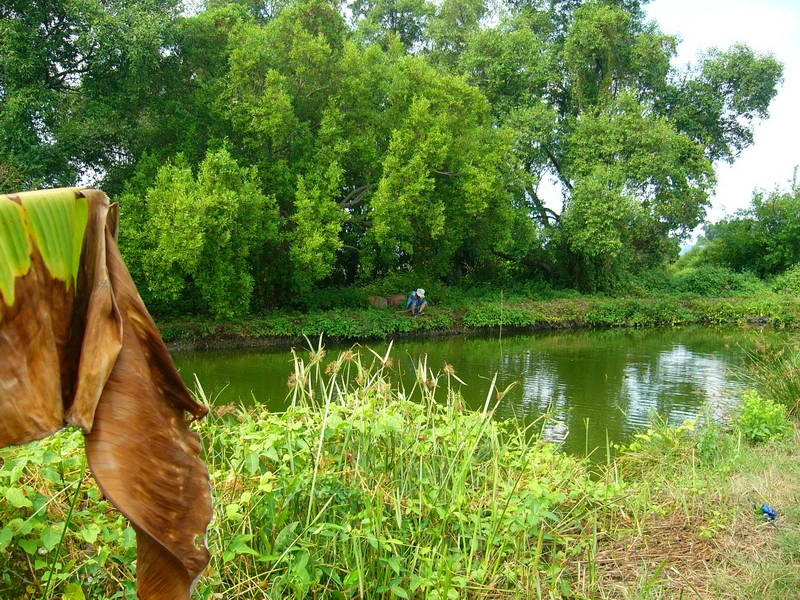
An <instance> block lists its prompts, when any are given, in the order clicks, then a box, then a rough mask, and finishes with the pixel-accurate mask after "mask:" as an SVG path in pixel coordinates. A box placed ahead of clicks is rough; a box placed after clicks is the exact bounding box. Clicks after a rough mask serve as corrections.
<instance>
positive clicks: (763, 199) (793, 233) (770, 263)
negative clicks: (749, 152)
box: [701, 178, 800, 277]
mask: <svg viewBox="0 0 800 600" xmlns="http://www.w3.org/2000/svg"><path fill="white" fill-rule="evenodd" d="M706 238H707V243H706V244H705V246H704V247H703V249H702V251H701V256H702V260H703V261H704V262H708V263H710V264H715V265H721V266H726V267H730V268H731V269H734V270H736V271H752V272H754V273H756V274H758V275H760V276H762V277H763V276H765V275H775V274H778V273H782V272H784V271H786V270H787V269H789V268H791V267H792V266H794V265H797V264H800V186H798V183H797V180H796V178H794V179H793V180H792V182H791V184H790V186H789V188H788V189H787V190H777V189H776V190H773V191H771V192H763V191H759V192H756V193H755V194H754V195H753V199H752V202H751V205H750V207H749V208H747V209H744V210H740V211H739V212H738V213H736V214H735V215H734V216H733V217H731V218H729V219H723V220H721V221H719V222H717V223H714V224H712V225H708V226H707V227H706Z"/></svg>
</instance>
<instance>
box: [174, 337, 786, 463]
mask: <svg viewBox="0 0 800 600" xmlns="http://www.w3.org/2000/svg"><path fill="white" fill-rule="evenodd" d="M789 335H790V334H788V333H786V332H782V331H776V330H764V331H759V330H756V329H719V328H706V327H696V328H671V329H646V330H630V329H625V330H620V329H614V330H581V331H570V332H547V333H537V334H526V335H503V336H502V338H501V337H499V336H494V337H475V336H458V337H446V338H425V339H401V340H397V341H395V342H394V346H393V349H392V356H393V359H394V368H393V371H394V372H395V373H397V374H398V375H397V376H398V377H400V378H402V379H403V381H404V382H405V383H406V384H409V383H410V382H411V381H413V377H414V375H413V373H414V365H415V363H416V362H417V361H418V360H419V359H420V358H423V357H425V356H427V361H428V366H429V368H430V369H432V370H434V371H439V370H441V369H442V368H443V367H444V365H445V363H447V364H450V365H452V366H453V367H454V368H455V372H456V375H457V376H458V377H459V378H461V379H462V380H463V381H464V382H465V383H466V385H465V386H461V393H462V395H463V397H464V400H465V402H466V404H467V405H469V406H470V407H473V408H476V409H479V408H482V407H483V405H484V402H485V401H486V396H487V392H488V390H489V387H490V384H491V379H492V377H493V376H494V374H497V387H498V389H501V390H502V389H504V388H505V387H506V386H508V385H509V384H511V383H512V382H516V384H515V385H514V386H513V387H512V388H511V389H510V390H509V391H508V393H507V394H506V395H505V396H504V398H503V400H502V401H501V403H500V405H499V407H498V409H497V412H496V415H497V416H499V417H513V418H516V419H520V420H522V421H523V422H526V423H528V422H534V421H536V425H535V427H541V429H542V432H543V436H544V437H545V438H546V439H548V440H552V441H556V442H559V443H561V444H563V446H564V448H565V450H567V451H568V452H572V453H578V454H585V453H593V454H594V456H595V458H598V457H604V456H605V448H606V446H607V443H608V442H611V443H618V442H624V441H626V440H628V439H630V437H631V435H632V434H634V433H635V432H637V431H641V430H643V429H645V428H646V427H647V425H648V424H649V423H650V422H651V421H652V419H653V418H654V415H658V416H659V417H660V418H662V419H664V420H666V421H667V422H668V423H670V424H673V425H677V424H680V423H681V422H683V421H684V420H685V419H689V418H693V417H695V416H697V415H698V414H699V413H700V412H701V411H702V407H703V405H708V406H710V407H711V410H712V411H713V412H714V413H715V414H719V413H721V412H722V413H724V412H725V411H727V410H728V409H730V408H731V407H735V405H736V403H737V402H738V398H739V396H740V394H741V392H742V389H743V383H742V382H741V381H740V379H739V378H738V377H737V375H736V370H737V367H739V366H740V365H741V364H742V362H743V361H744V358H745V352H746V349H747V348H749V347H751V346H752V345H753V344H754V343H757V342H760V341H769V342H781V341H785V340H786V339H787V338H788V336H789ZM369 346H370V347H371V348H373V349H374V350H376V351H377V352H379V353H383V352H384V351H385V349H386V346H387V343H385V342H383V343H381V342H377V343H371V344H369ZM350 347H351V345H331V346H328V347H327V350H328V357H333V356H336V355H337V354H338V352H339V351H342V350H345V349H347V348H350ZM362 351H363V352H367V351H366V350H362ZM291 361H292V357H291V353H290V351H289V350H287V349H269V350H237V351H230V350H226V351H204V352H182V353H176V354H175V362H176V363H177V365H178V368H179V369H180V370H181V374H182V375H183V377H184V379H185V380H186V381H187V383H188V384H189V386H190V388H191V387H193V386H194V375H195V374H196V375H197V377H198V379H199V381H200V382H201V384H202V385H203V388H204V389H205V391H206V394H207V396H208V397H209V398H214V399H215V400H214V402H215V403H217V404H219V403H233V404H253V403H256V402H257V403H263V404H265V405H267V406H268V407H269V408H270V409H271V410H275V411H279V410H282V409H284V408H285V407H286V402H287V398H286V396H287V392H288V388H287V378H288V376H289V374H290V373H291V372H292V366H291ZM546 412H547V413H549V417H548V418H547V419H540V420H538V421H537V419H538V417H540V416H541V415H543V414H544V413H546Z"/></svg>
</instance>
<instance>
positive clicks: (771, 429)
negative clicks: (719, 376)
mask: <svg viewBox="0 0 800 600" xmlns="http://www.w3.org/2000/svg"><path fill="white" fill-rule="evenodd" d="M736 426H737V427H738V428H739V430H740V431H741V432H742V435H743V436H744V437H745V438H746V439H748V440H750V441H751V442H753V443H756V444H760V443H764V442H769V441H770V440H774V439H777V438H780V437H782V436H783V435H785V434H786V432H788V431H789V428H790V423H789V419H788V417H787V416H786V407H785V406H784V405H782V404H779V403H778V402H775V401H774V400H772V399H770V398H764V397H762V396H761V394H759V393H758V392H757V391H756V390H748V391H747V392H745V393H744V396H743V397H742V412H741V413H740V414H739V417H738V418H737V419H736Z"/></svg>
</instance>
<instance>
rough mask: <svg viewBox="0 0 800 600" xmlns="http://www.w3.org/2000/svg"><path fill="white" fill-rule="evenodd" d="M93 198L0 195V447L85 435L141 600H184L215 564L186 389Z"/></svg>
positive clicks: (99, 198)
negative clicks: (125, 533)
mask: <svg viewBox="0 0 800 600" xmlns="http://www.w3.org/2000/svg"><path fill="white" fill-rule="evenodd" d="M117 215H118V212H117V207H116V205H112V204H110V203H109V200H108V198H107V196H106V195H105V194H104V193H103V192H101V191H98V190H90V189H80V188H65V189H58V190H45V191H37V192H23V193H19V194H10V195H6V196H2V195H0V447H3V446H7V445H11V444H24V443H26V442H30V441H32V440H37V439H40V438H43V437H46V436H48V435H50V434H51V433H53V432H55V431H57V430H59V429H60V428H62V427H63V426H64V425H65V424H72V425H76V426H78V427H81V428H82V429H83V430H84V432H85V441H86V453H87V456H88V461H89V466H90V468H91V470H92V473H93V475H94V478H95V480H96V481H97V483H98V485H99V486H100V488H101V489H102V491H103V493H104V494H105V495H106V497H107V498H108V499H109V500H110V501H111V502H112V503H113V504H114V505H115V506H116V507H117V508H118V509H119V510H120V512H122V513H123V514H124V515H125V516H126V517H127V518H128V519H129V520H130V522H131V525H132V526H133V528H134V529H135V530H136V537H137V553H138V557H137V590H138V595H139V598H141V599H142V600H182V599H188V598H189V597H190V595H191V590H192V588H193V586H194V583H195V582H196V581H197V579H198V577H199V576H200V574H201V573H202V571H203V569H205V567H206V565H207V564H208V561H209V553H208V549H207V546H206V529H207V527H208V524H209V522H210V520H211V517H212V507H211V492H210V486H209V477H208V469H207V467H206V465H205V464H204V463H203V461H202V460H201V459H200V458H199V454H200V451H201V446H200V440H199V437H198V436H197V434H196V433H194V432H193V431H191V430H190V429H189V423H190V421H191V420H193V419H198V418H201V417H203V416H204V415H205V414H206V412H207V408H206V407H205V406H204V405H202V404H199V403H198V402H197V401H196V400H195V399H194V398H193V397H192V396H191V394H190V393H189V391H188V390H187V388H186V386H185V385H184V383H183V381H182V380H181V378H180V375H179V374H178V372H177V370H176V369H175V366H174V364H173V362H172V359H171V357H170V356H169V354H168V352H167V350H166V347H165V346H164V342H163V341H162V339H161V337H160V336H159V334H158V331H157V330H156V327H155V324H154V323H153V320H152V318H151V317H150V315H149V313H148V312H147V309H146V307H145V305H144V303H143V302H142V299H141V298H140V296H139V294H138V292H137V290H136V286H135V284H134V283H133V280H132V279H131V276H130V274H129V272H128V269H127V268H126V266H125V263H124V262H123V260H122V257H121V255H120V253H119V249H118V248H117V243H116V236H117V224H118V217H117Z"/></svg>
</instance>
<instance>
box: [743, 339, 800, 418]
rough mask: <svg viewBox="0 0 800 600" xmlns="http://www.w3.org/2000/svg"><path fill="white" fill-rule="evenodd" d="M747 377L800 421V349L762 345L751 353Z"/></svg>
mask: <svg viewBox="0 0 800 600" xmlns="http://www.w3.org/2000/svg"><path fill="white" fill-rule="evenodd" d="M748 359H749V360H748V363H749V364H748V365H747V367H746V371H745V372H744V373H743V376H744V378H745V379H746V380H748V381H749V382H750V383H751V384H752V385H753V386H754V387H756V388H757V389H759V390H760V391H761V392H763V394H764V396H766V397H767V398H770V399H772V400H774V401H776V402H779V403H781V404H783V405H784V406H785V407H786V410H787V411H788V412H789V414H790V415H791V416H792V417H794V418H800V348H798V347H797V345H796V344H793V343H792V344H787V345H785V346H781V347H775V346H773V345H762V346H759V347H757V348H755V349H754V350H752V351H750V352H748Z"/></svg>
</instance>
